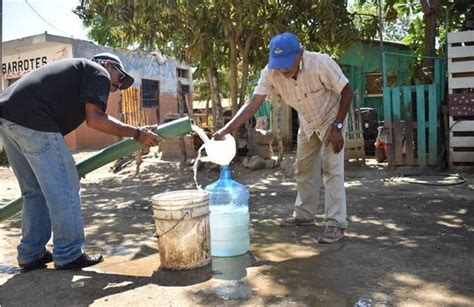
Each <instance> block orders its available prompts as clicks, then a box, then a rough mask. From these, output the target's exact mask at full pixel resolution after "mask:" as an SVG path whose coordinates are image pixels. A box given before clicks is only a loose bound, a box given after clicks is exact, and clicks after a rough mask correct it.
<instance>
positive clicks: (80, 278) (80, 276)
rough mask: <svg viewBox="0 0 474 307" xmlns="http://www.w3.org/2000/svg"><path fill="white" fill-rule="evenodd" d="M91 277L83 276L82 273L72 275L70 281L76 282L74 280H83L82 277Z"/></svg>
mask: <svg viewBox="0 0 474 307" xmlns="http://www.w3.org/2000/svg"><path fill="white" fill-rule="evenodd" d="M91 278H92V277H90V276H84V275H74V276H73V277H72V279H71V282H76V281H79V280H83V279H91Z"/></svg>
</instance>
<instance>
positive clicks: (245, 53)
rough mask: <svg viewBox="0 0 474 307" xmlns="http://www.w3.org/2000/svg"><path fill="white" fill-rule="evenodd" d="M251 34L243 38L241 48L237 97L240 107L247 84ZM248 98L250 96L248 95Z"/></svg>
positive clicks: (243, 100)
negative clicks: (238, 95) (240, 68)
mask: <svg viewBox="0 0 474 307" xmlns="http://www.w3.org/2000/svg"><path fill="white" fill-rule="evenodd" d="M252 40H253V34H250V35H249V36H247V38H246V39H245V45H244V48H243V49H242V52H241V53H242V82H241V84H240V97H239V105H238V108H240V107H241V106H242V105H243V104H244V102H245V97H246V96H247V95H246V94H247V86H248V84H249V52H250V47H251V45H252ZM249 98H250V97H249Z"/></svg>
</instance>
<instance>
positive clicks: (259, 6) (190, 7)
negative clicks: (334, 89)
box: [75, 0, 359, 128]
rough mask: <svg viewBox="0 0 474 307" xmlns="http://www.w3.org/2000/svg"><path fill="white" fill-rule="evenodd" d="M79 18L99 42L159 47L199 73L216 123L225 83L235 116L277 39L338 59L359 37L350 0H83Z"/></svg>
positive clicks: (218, 122) (78, 9) (124, 45)
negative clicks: (288, 37)
mask: <svg viewBox="0 0 474 307" xmlns="http://www.w3.org/2000/svg"><path fill="white" fill-rule="evenodd" d="M75 12H76V14H77V15H78V16H79V17H80V18H81V19H82V20H83V21H84V23H85V25H86V26H90V27H92V30H91V32H90V35H91V37H93V38H94V39H95V40H97V41H99V42H100V43H103V44H109V45H112V46H114V47H117V46H120V47H129V46H136V47H137V48H140V49H143V50H146V51H152V50H156V49H159V50H161V51H162V52H165V53H167V54H171V55H172V56H175V57H177V58H178V59H182V60H186V61H188V62H189V63H190V64H191V65H193V66H195V67H197V68H198V70H197V71H198V73H199V74H200V76H203V77H204V76H206V78H207V80H208V82H209V85H210V90H211V97H212V103H213V111H214V110H217V112H216V113H217V114H215V115H216V116H217V117H218V115H219V113H221V112H220V109H221V106H220V97H221V87H222V85H223V84H228V85H229V90H228V96H229V97H230V99H231V102H232V111H233V113H235V112H236V111H237V109H238V107H239V106H240V105H242V104H243V103H244V101H245V93H246V90H247V86H248V80H249V77H250V76H255V75H256V74H257V73H258V72H259V71H260V70H261V69H262V68H263V66H264V65H265V64H266V61H267V60H268V55H267V54H268V51H267V48H266V46H267V45H268V41H269V39H270V38H271V37H272V36H273V35H275V34H276V33H279V32H284V31H293V32H295V33H296V34H297V35H299V36H300V38H301V40H302V43H303V44H304V45H305V46H306V47H307V48H308V49H311V50H315V51H322V52H327V53H329V54H331V55H333V56H337V55H339V54H341V53H342V51H343V50H345V48H346V47H347V46H348V45H349V44H351V43H352V42H353V41H354V40H356V39H358V38H359V35H358V31H357V30H356V29H355V27H354V25H353V23H352V21H351V19H350V16H349V14H348V13H347V10H346V8H345V3H344V1H343V0H320V1H315V0H300V1H291V0H254V1H231V0H186V1H183V0H166V1H145V0H143V1H127V0H122V1H117V0H115V1H113V0H82V1H81V5H80V6H79V7H78V8H77V9H76V10H75ZM224 78H225V79H226V82H223V80H222V79H224ZM215 123H216V128H218V127H220V126H221V125H222V124H223V123H222V121H220V120H216V121H215Z"/></svg>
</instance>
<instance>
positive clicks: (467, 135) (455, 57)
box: [448, 31, 474, 167]
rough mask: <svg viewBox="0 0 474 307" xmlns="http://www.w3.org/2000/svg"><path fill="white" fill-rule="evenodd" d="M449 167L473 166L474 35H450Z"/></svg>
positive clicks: (454, 33) (472, 33) (468, 33)
mask: <svg viewBox="0 0 474 307" xmlns="http://www.w3.org/2000/svg"><path fill="white" fill-rule="evenodd" d="M448 75H449V79H448V88H449V95H448V108H449V166H450V167H456V166H474V31H464V32H453V33H448Z"/></svg>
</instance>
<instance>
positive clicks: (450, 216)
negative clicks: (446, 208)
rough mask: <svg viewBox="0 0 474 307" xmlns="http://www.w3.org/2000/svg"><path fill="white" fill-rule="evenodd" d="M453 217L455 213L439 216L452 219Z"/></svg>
mask: <svg viewBox="0 0 474 307" xmlns="http://www.w3.org/2000/svg"><path fill="white" fill-rule="evenodd" d="M455 217H456V216H455V215H451V214H446V215H442V216H440V218H442V219H454V218H455Z"/></svg>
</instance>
